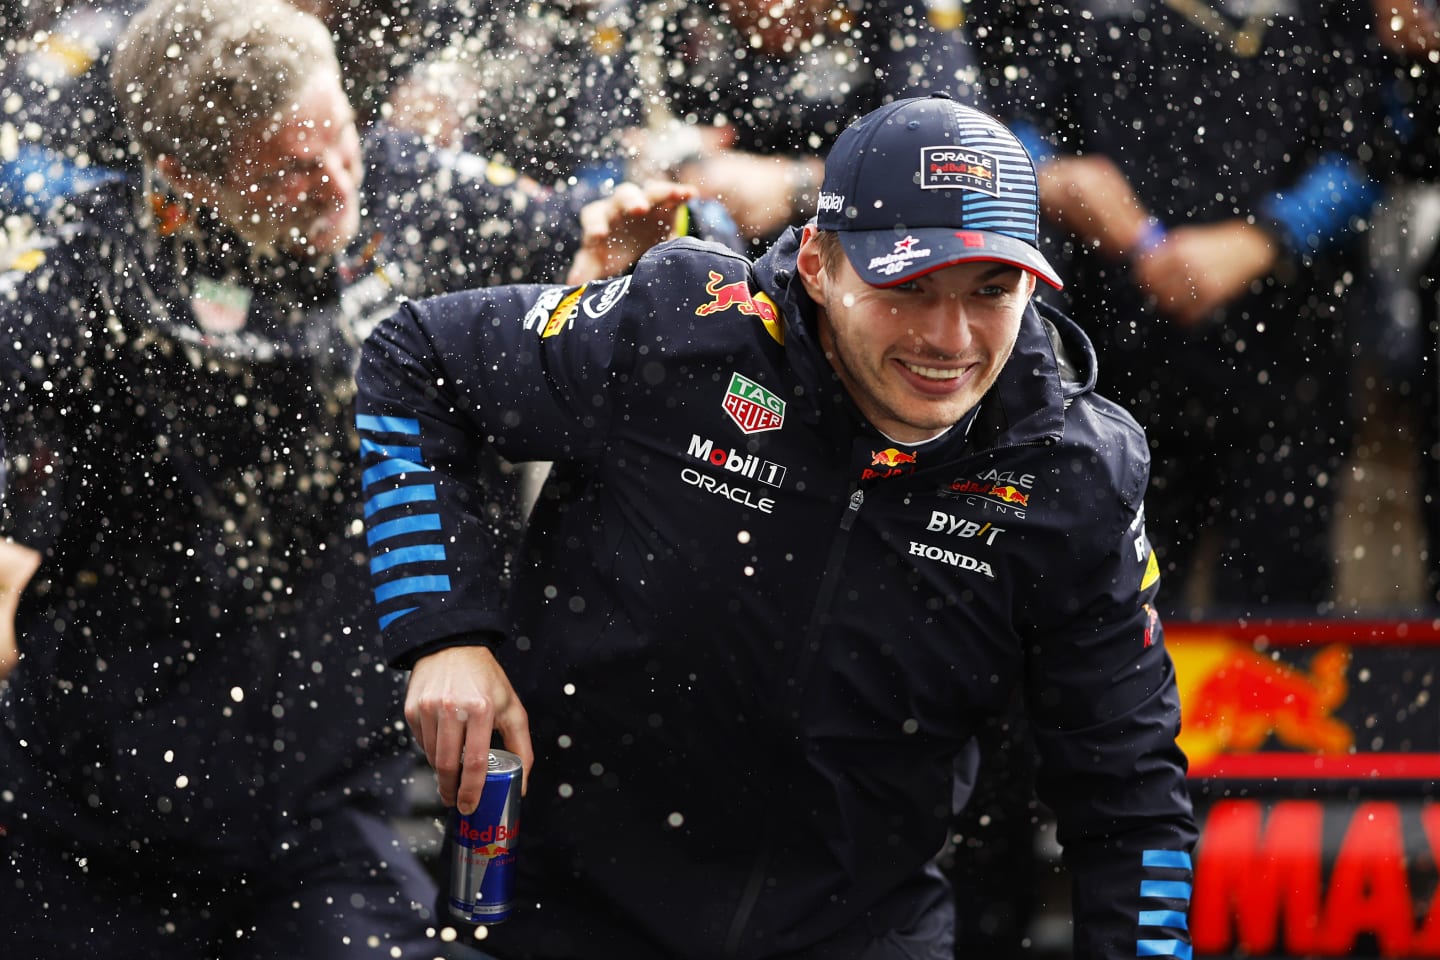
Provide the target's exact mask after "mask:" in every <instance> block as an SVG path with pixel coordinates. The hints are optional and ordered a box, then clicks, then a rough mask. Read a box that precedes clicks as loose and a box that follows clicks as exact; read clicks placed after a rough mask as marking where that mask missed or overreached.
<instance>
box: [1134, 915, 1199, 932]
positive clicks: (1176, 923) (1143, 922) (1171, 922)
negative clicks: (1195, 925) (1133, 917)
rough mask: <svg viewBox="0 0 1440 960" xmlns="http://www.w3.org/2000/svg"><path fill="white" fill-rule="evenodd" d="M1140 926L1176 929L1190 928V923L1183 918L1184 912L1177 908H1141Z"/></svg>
mask: <svg viewBox="0 0 1440 960" xmlns="http://www.w3.org/2000/svg"><path fill="white" fill-rule="evenodd" d="M1140 926H1142V927H1175V928H1176V929H1177V930H1188V929H1190V925H1189V923H1188V921H1186V919H1185V914H1183V913H1181V912H1180V911H1179V910H1141V911H1140Z"/></svg>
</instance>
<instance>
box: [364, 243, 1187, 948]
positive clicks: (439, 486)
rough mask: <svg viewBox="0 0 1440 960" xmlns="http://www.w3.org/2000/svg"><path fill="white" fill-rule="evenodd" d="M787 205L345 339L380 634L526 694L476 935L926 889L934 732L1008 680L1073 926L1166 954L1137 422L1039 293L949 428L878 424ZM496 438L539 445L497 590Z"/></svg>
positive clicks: (1168, 709)
mask: <svg viewBox="0 0 1440 960" xmlns="http://www.w3.org/2000/svg"><path fill="white" fill-rule="evenodd" d="M797 238H798V234H797V233H796V232H795V231H793V230H792V231H791V232H790V233H789V234H787V235H786V236H785V237H784V238H782V240H781V241H780V242H779V243H778V244H777V245H776V247H774V248H772V250H771V251H770V252H769V253H767V254H766V255H765V256H764V257H763V258H762V259H761V260H760V261H759V262H758V263H756V264H755V265H753V266H752V265H751V263H750V262H749V261H747V260H745V259H743V258H741V257H739V256H736V255H733V254H730V253H728V252H725V251H723V250H721V249H719V248H718V247H714V246H709V245H705V244H701V243H698V242H695V241H691V240H679V241H672V242H671V243H668V244H665V245H662V246H660V247H657V248H656V249H655V250H653V251H651V253H650V254H648V255H647V256H646V257H645V258H644V259H642V261H641V262H640V263H639V264H638V266H637V268H636V269H635V270H634V272H633V273H632V274H631V275H629V276H625V277H621V278H617V279H613V280H609V281H605V282H599V283H593V284H590V285H587V286H583V287H578V288H573V289H566V288H561V287H544V286H514V287H507V288H499V289H492V290H485V291H474V292H467V293H463V294H457V295H452V296H447V297H443V298H439V299H435V300H431V301H428V302H423V303H420V304H415V305H411V306H407V307H405V308H403V309H402V310H400V311H399V312H397V313H396V314H395V315H394V316H392V317H391V318H389V319H388V320H387V321H385V322H384V323H382V324H381V325H380V326H378V327H377V328H376V330H375V332H374V333H373V334H372V336H371V337H370V339H369V340H368V342H367V343H366V345H365V348H364V351H363V354H362V361H361V367H360V371H359V374H358V384H359V397H358V410H359V414H358V415H359V426H360V429H361V433H362V437H363V438H364V442H365V449H366V460H365V472H364V485H365V496H366V500H365V504H366V506H365V513H366V517H367V521H366V522H367V531H368V533H367V536H368V539H369V542H370V549H371V557H372V559H371V561H370V568H371V571H372V573H373V581H374V588H375V598H376V601H377V605H378V611H379V614H380V620H381V623H382V624H383V626H384V634H385V640H386V643H387V650H388V653H389V655H390V656H391V658H392V659H394V660H396V661H405V660H408V659H409V658H411V657H413V656H414V655H415V652H416V651H419V650H424V649H426V648H428V647H431V646H433V645H435V644H438V643H448V642H454V641H457V640H468V641H471V642H487V643H496V644H498V647H497V649H498V652H499V655H500V656H501V658H502V661H503V663H504V664H505V666H506V669H507V671H508V673H509V676H510V677H511V680H512V681H513V682H514V683H515V685H516V688H517V690H518V691H519V693H520V696H521V698H522V699H523V701H524V703H525V706H526V708H527V710H528V712H529V716H530V722H531V725H532V732H533V736H534V744H535V748H536V751H537V760H536V763H535V767H534V771H533V774H532V778H531V783H530V788H529V792H528V795H527V797H526V798H525V801H524V811H523V814H522V824H523V826H522V828H521V835H520V839H519V841H518V843H517V851H518V860H519V863H520V874H521V883H522V893H521V895H520V896H519V897H518V898H517V900H518V902H519V903H520V906H518V907H517V910H516V915H515V917H514V918H513V919H512V920H510V921H508V922H507V923H506V924H504V925H503V926H502V927H497V928H494V930H492V933H491V938H490V939H489V940H488V941H487V944H489V945H490V946H487V949H490V948H491V947H492V946H493V948H494V949H495V950H496V951H497V952H498V953H499V954H500V955H502V956H511V955H512V954H511V953H507V952H506V951H507V950H513V951H514V953H513V955H516V956H520V955H529V954H528V951H530V950H533V949H535V944H536V943H539V942H540V941H541V940H542V939H543V940H544V941H545V942H546V943H547V944H551V945H553V944H554V943H555V938H556V937H564V936H565V935H567V934H568V935H570V936H571V937H572V939H573V943H574V945H575V948H576V949H578V950H579V951H580V955H584V956H610V955H625V956H641V957H648V956H684V957H721V956H727V957H729V956H733V957H767V956H779V955H785V956H792V955H793V956H816V957H821V956H825V957H835V956H858V955H861V954H862V953H864V951H865V950H866V949H868V947H866V946H863V945H864V944H867V943H868V942H869V941H868V938H871V937H880V936H882V935H884V934H885V933H886V932H887V931H890V930H907V929H911V928H913V927H915V926H917V924H919V923H920V922H921V920H920V915H921V914H923V913H924V912H925V911H926V910H929V909H932V908H936V907H935V905H936V904H937V903H938V902H939V901H940V900H941V899H943V891H941V892H937V889H936V888H935V887H934V886H933V884H934V883H936V882H937V881H934V880H932V879H930V877H929V876H928V875H927V873H926V865H927V862H928V861H929V860H930V859H931V858H932V857H933V856H934V855H935V854H936V853H937V851H938V850H939V848H940V847H941V844H942V841H943V840H944V838H945V833H946V825H947V823H948V821H949V819H950V817H951V815H952V788H953V786H954V776H953V772H954V769H955V760H956V756H957V753H959V752H960V751H961V750H962V748H963V747H964V746H965V745H966V744H967V742H968V741H969V740H970V738H971V736H972V732H973V731H974V730H975V728H976V726H977V724H978V723H979V722H980V721H981V719H982V718H983V717H984V716H986V715H988V714H991V713H993V712H995V711H999V710H1001V709H1002V708H1003V707H1004V705H1005V703H1006V700H1007V696H1008V695H1009V694H1010V692H1011V690H1012V689H1013V688H1014V687H1015V686H1016V685H1017V684H1019V685H1022V686H1023V688H1024V692H1025V695H1026V697H1027V698H1028V701H1029V706H1030V710H1031V712H1032V719H1033V723H1034V727H1035V738H1036V741H1037V742H1038V745H1039V752H1040V754H1041V758H1042V765H1043V773H1042V779H1041V790H1042V797H1043V799H1044V800H1045V801H1046V802H1047V803H1048V804H1050V805H1051V807H1052V808H1053V809H1054V811H1055V813H1056V815H1057V817H1058V819H1059V824H1060V838H1061V840H1062V842H1063V844H1064V848H1065V856H1066V860H1067V862H1068V864H1069V867H1070V869H1072V870H1073V871H1074V876H1075V880H1076V882H1075V898H1076V899H1075V905H1076V906H1075V910H1076V919H1077V925H1076V933H1075V939H1076V943H1077V950H1076V956H1077V957H1081V958H1099V957H1109V958H1121V957H1126V958H1129V957H1134V956H1136V955H1137V950H1138V953H1139V955H1141V956H1146V955H1158V956H1171V955H1174V956H1185V955H1187V954H1188V950H1189V947H1188V942H1187V937H1186V932H1185V921H1184V911H1185V909H1186V906H1187V901H1188V897H1189V878H1190V859H1189V850H1190V847H1191V844H1192V842H1193V840H1194V838H1195V828H1194V825H1193V822H1192V819H1191V810H1190V804H1189V800H1188V798H1187V793H1186V788H1185V782H1184V769H1185V761H1184V759H1183V757H1182V755H1181V754H1180V753H1179V751H1178V750H1177V749H1176V747H1175V745H1174V736H1175V734H1176V732H1177V728H1178V723H1179V707H1178V700H1177V695H1176V688H1175V681H1174V677H1173V673H1172V668H1171V663H1170V660H1169V658H1168V655H1167V654H1166V652H1165V648H1164V643H1163V635H1162V629H1161V625H1160V624H1159V622H1158V621H1157V619H1156V617H1155V616H1154V615H1153V614H1152V613H1151V612H1150V604H1151V601H1152V599H1153V596H1154V593H1155V591H1156V589H1157V583H1156V581H1157V579H1158V573H1157V571H1156V569H1155V567H1154V566H1153V561H1152V559H1151V555H1150V548H1149V545H1148V542H1147V539H1146V535H1145V529H1144V522H1143V511H1142V503H1141V495H1142V491H1143V490H1144V488H1145V483H1146V478H1147V472H1148V457H1147V450H1146V445H1145V442H1144V439H1143V436H1142V434H1141V432H1140V431H1139V429H1138V428H1137V427H1136V426H1135V424H1134V422H1133V421H1132V420H1131V419H1130V418H1129V417H1128V415H1127V414H1126V413H1125V412H1124V411H1122V410H1121V409H1120V408H1119V407H1117V406H1116V405H1114V404H1112V403H1110V402H1108V401H1106V400H1104V399H1102V398H1100V397H1098V396H1096V395H1095V394H1094V393H1093V392H1092V390H1091V385H1092V384H1093V379H1094V369H1093V366H1094V364H1093V355H1092V353H1091V350H1090V348H1089V345H1088V342H1087V341H1086V339H1085V337H1084V335H1083V334H1082V333H1081V332H1080V330H1079V329H1078V328H1077V327H1076V326H1075V325H1074V324H1073V323H1071V322H1070V321H1069V320H1068V319H1066V318H1064V317H1063V316H1061V315H1059V314H1057V313H1053V312H1050V311H1049V310H1048V309H1043V310H1036V309H1031V310H1028V311H1027V313H1026V315H1025V319H1024V323H1023V326H1022V330H1021V334H1020V339H1019V343H1018V344H1017V346H1016V349H1015V353H1014V356H1013V358H1012V359H1011V360H1010V362H1009V364H1008V365H1007V367H1006V368H1005V371H1004V373H1003V374H1002V377H1001V379H1000V381H999V382H998V383H997V385H996V387H995V388H994V390H993V391H992V392H991V393H990V394H989V395H987V396H986V397H985V399H984V400H983V401H982V402H981V404H980V405H979V407H978V408H977V412H976V413H975V415H974V417H973V418H972V419H971V420H970V422H969V423H968V427H966V426H957V427H956V428H954V429H952V430H951V431H950V432H949V433H947V434H946V435H945V436H943V437H942V438H939V439H937V440H934V441H932V442H930V443H928V444H926V445H923V446H919V447H915V448H909V449H900V448H898V447H897V445H896V444H894V443H892V442H890V441H888V440H886V439H885V438H884V437H882V436H881V435H880V434H878V433H877V432H875V431H874V430H873V429H871V428H870V427H869V426H867V425H866V423H865V422H864V421H863V420H862V419H861V418H860V417H859V415H858V414H857V413H856V411H855V409H854V408H853V407H852V406H851V404H850V402H849V401H848V400H847V399H846V398H845V396H844V394H843V391H842V390H841V389H840V387H839V385H838V381H837V380H836V379H835V377H834V376H833V375H832V373H831V371H830V368H829V367H828V365H827V363H826V361H825V360H824V359H823V357H822V355H821V354H820V352H819V350H818V347H817V345H816V343H815V340H814V334H813V330H812V324H813V321H814V317H813V313H814V307H813V304H812V303H811V302H810V301H809V300H808V299H807V298H806V296H805V295H804V293H803V292H802V287H801V284H800V283H799V281H798V280H797V279H796V278H795V272H794V270H795V267H794V256H795V250H796V247H797ZM489 448H493V449H496V450H499V451H500V452H501V453H502V454H503V455H504V456H506V457H507V458H509V459H512V460H526V459H537V458H543V459H551V460H554V461H556V465H555V469H554V476H553V477H552V480H551V489H550V490H549V491H547V494H546V495H542V497H541V499H540V502H539V503H538V504H537V506H536V509H535V512H534V514H533V516H532V526H531V529H530V531H529V540H528V541H527V546H526V547H525V549H524V551H523V552H522V554H521V557H520V560H519V562H518V563H516V564H514V570H513V574H514V578H513V588H511V590H510V595H509V596H508V597H507V592H506V591H507V588H506V584H507V576H508V575H509V573H510V570H509V568H508V566H507V558H506V557H505V556H504V555H503V553H502V551H499V550H497V549H495V548H493V547H492V540H493V537H492V535H491V531H490V530H489V527H490V525H491V523H492V521H491V519H490V518H489V517H487V516H486V515H485V513H484V511H482V510H479V509H477V507H476V505H477V504H482V503H484V502H486V501H487V500H488V499H489V495H488V493H487V492H486V490H485V489H484V485H483V484H482V483H481V482H479V481H478V480H477V477H479V476H480V473H479V472H478V471H477V470H476V469H475V466H474V465H475V464H477V463H480V462H483V456H484V452H485V451H486V450H487V449H489ZM537 903H538V906H536V905H535V904H537ZM896 942H897V943H898V941H896ZM877 949H878V948H877ZM889 949H890V950H892V951H893V950H895V949H896V947H895V946H894V944H892V945H891V947H890V948H889ZM938 953H939V951H938V950H937V949H935V948H934V947H933V945H932V947H931V948H929V950H928V952H925V951H924V948H918V949H917V952H914V953H909V952H904V953H895V952H891V953H884V954H883V955H885V956H900V955H906V956H909V955H915V956H922V955H923V956H931V955H938ZM870 955H876V956H878V955H881V954H878V953H877V954H870Z"/></svg>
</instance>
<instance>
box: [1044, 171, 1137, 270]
mask: <svg viewBox="0 0 1440 960" xmlns="http://www.w3.org/2000/svg"><path fill="white" fill-rule="evenodd" d="M1037 177H1038V180H1039V186H1040V206H1041V209H1043V210H1044V211H1045V216H1046V217H1047V218H1048V219H1050V220H1052V221H1054V222H1055V223H1058V224H1059V225H1060V226H1062V227H1064V228H1065V229H1066V230H1068V231H1070V232H1071V233H1073V234H1075V235H1076V236H1077V237H1079V238H1080V239H1081V240H1083V241H1084V242H1085V243H1086V245H1087V246H1090V247H1093V248H1095V249H1097V250H1098V251H1099V252H1100V254H1101V255H1102V256H1104V257H1106V258H1108V259H1110V260H1116V261H1119V260H1124V259H1126V258H1128V257H1131V256H1134V255H1136V254H1139V253H1141V252H1142V251H1141V250H1139V249H1137V248H1138V246H1139V245H1140V244H1141V242H1142V238H1143V237H1144V235H1145V231H1146V227H1147V225H1148V224H1149V223H1150V212H1149V211H1148V210H1146V209H1145V205H1144V204H1142V203H1141V202H1140V198H1139V197H1137V196H1136V195H1135V190H1134V188H1133V187H1131V186H1130V181H1129V180H1127V179H1126V178H1125V174H1124V173H1123V172H1122V171H1121V170H1120V168H1119V167H1117V166H1116V165H1115V163H1114V161H1112V160H1111V159H1110V158H1109V157H1105V156H1102V155H1100V154H1090V155H1087V156H1083V157H1056V158H1054V159H1052V160H1047V161H1046V162H1045V164H1044V165H1043V166H1042V167H1040V169H1039V170H1038V171H1037Z"/></svg>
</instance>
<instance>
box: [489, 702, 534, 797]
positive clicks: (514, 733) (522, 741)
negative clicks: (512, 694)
mask: <svg viewBox="0 0 1440 960" xmlns="http://www.w3.org/2000/svg"><path fill="white" fill-rule="evenodd" d="M495 729H496V730H499V731H500V736H501V737H502V738H503V741H504V743H505V749H506V750H509V751H510V752H511V753H513V754H515V755H516V756H517V757H519V758H520V767H521V780H520V793H521V795H522V796H523V795H524V793H525V791H526V790H528V789H529V788H530V767H531V766H532V765H534V763H535V751H534V750H533V749H532V747H531V745H530V717H529V715H528V714H526V712H525V708H524V707H522V706H521V705H520V701H518V700H512V701H511V703H510V706H509V708H508V709H506V710H505V711H504V712H503V713H502V714H501V715H500V716H498V717H496V719H495Z"/></svg>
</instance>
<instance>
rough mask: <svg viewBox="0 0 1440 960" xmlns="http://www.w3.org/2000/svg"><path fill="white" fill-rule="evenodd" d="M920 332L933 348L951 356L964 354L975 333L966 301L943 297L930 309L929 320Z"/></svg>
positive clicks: (922, 337)
mask: <svg viewBox="0 0 1440 960" xmlns="http://www.w3.org/2000/svg"><path fill="white" fill-rule="evenodd" d="M919 333H920V336H921V339H923V340H924V341H925V343H926V344H927V345H928V346H929V347H930V348H931V349H933V350H936V351H939V352H940V353H944V354H947V355H950V356H959V355H961V354H963V353H964V352H965V351H966V350H967V349H968V348H969V346H970V341H971V339H972V337H973V333H974V331H973V330H972V328H971V325H970V318H969V315H968V313H967V312H966V310H965V304H964V301H963V300H962V299H961V298H959V297H955V296H947V297H943V298H942V299H941V300H940V301H939V302H938V303H937V304H936V305H935V307H934V309H933V310H932V311H930V317H929V318H928V322H927V323H926V324H925V326H924V327H923V328H922V329H921V330H920V331H919Z"/></svg>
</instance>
